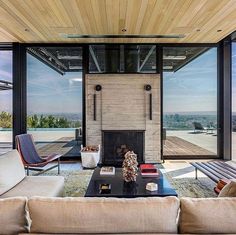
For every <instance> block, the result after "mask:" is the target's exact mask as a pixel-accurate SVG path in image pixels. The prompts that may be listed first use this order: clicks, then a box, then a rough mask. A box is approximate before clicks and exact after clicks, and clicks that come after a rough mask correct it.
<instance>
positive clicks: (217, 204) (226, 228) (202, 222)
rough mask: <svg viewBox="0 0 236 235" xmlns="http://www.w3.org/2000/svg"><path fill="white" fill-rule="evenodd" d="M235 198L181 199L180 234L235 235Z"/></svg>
mask: <svg viewBox="0 0 236 235" xmlns="http://www.w3.org/2000/svg"><path fill="white" fill-rule="evenodd" d="M235 222H236V198H182V199H181V203H180V232H181V233H184V234H186V233H195V234H219V233H222V234H236V223H235Z"/></svg>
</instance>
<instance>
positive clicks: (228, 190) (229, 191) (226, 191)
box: [219, 180, 236, 197]
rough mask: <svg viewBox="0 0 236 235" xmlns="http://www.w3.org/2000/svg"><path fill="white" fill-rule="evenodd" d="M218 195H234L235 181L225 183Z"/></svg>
mask: <svg viewBox="0 0 236 235" xmlns="http://www.w3.org/2000/svg"><path fill="white" fill-rule="evenodd" d="M219 197H236V181H234V180H232V181H231V182H229V183H228V184H226V185H225V186H224V187H223V189H222V190H221V191H220V193H219Z"/></svg>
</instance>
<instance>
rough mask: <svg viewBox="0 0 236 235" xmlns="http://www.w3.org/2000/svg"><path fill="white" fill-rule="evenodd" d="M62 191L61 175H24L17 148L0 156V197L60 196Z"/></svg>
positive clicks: (62, 179)
mask: <svg viewBox="0 0 236 235" xmlns="http://www.w3.org/2000/svg"><path fill="white" fill-rule="evenodd" d="M63 192H64V178H63V177H62V176H26V173H25V169H24V166H23V164H22V161H21V158H20V155H19V153H18V152H17V150H12V151H10V152H8V153H6V154H3V155H1V156H0V198H7V197H15V196H25V197H32V196H46V197H60V196H63Z"/></svg>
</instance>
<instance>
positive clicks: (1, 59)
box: [0, 51, 12, 113]
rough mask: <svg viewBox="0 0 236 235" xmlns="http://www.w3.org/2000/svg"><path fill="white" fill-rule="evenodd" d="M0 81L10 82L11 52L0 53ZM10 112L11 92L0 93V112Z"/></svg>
mask: <svg viewBox="0 0 236 235" xmlns="http://www.w3.org/2000/svg"><path fill="white" fill-rule="evenodd" d="M0 80H4V81H9V82H12V51H0ZM3 110H4V111H6V112H9V113H11V112H12V90H6V91H0V112H1V111H3Z"/></svg>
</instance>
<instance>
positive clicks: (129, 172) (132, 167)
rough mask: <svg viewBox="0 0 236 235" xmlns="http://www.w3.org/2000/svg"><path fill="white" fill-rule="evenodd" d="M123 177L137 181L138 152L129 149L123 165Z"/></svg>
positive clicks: (126, 179)
mask: <svg viewBox="0 0 236 235" xmlns="http://www.w3.org/2000/svg"><path fill="white" fill-rule="evenodd" d="M122 167H123V169H122V172H123V179H124V181H126V182H132V181H136V177H137V175H138V162H137V154H135V153H134V152H133V151H129V152H127V153H126V154H125V159H124V161H123V165H122Z"/></svg>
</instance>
